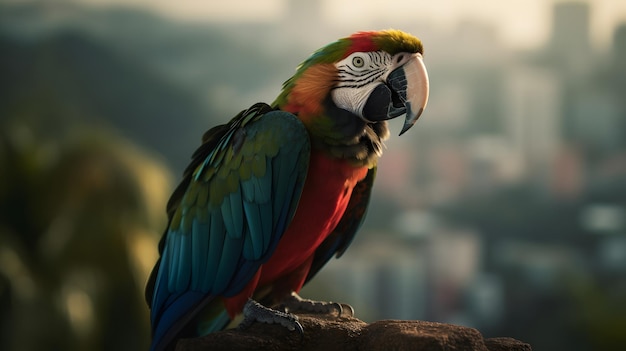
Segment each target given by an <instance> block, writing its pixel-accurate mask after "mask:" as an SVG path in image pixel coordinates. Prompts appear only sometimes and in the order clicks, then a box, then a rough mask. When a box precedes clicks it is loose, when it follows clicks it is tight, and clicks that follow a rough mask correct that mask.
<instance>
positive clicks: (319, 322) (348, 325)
mask: <svg viewBox="0 0 626 351" xmlns="http://www.w3.org/2000/svg"><path fill="white" fill-rule="evenodd" d="M297 315H298V318H299V319H300V323H301V324H302V326H303V327H304V335H302V336H301V335H300V334H298V333H297V332H290V331H288V330H287V329H285V328H283V327H279V326H276V325H268V324H261V323H255V324H253V325H252V326H251V327H250V328H248V329H247V330H245V331H241V330H238V329H230V330H225V331H221V332H218V333H214V334H210V335H207V336H205V337H201V338H196V339H183V340H180V341H179V342H178V345H177V347H176V351H191V350H213V351H216V350H272V351H283V350H285V351H286V350H302V351H306V350H323V351H335V350H342V351H344V350H346V351H348V350H354V351H356V350H398V351H400V350H417V351H438V350H450V351H452V350H454V351H461V350H467V351H470V350H471V351H505V350H506V351H530V350H531V347H530V345H529V344H526V343H523V342H521V341H518V340H515V339H512V338H489V339H485V338H483V336H482V334H481V333H480V332H479V331H478V330H476V329H473V328H468V327H462V326H458V325H452V324H443V323H434V322H423V321H403V320H382V321H378V322H374V323H371V324H367V323H365V322H363V321H361V320H359V319H356V318H353V317H341V318H337V317H335V316H332V315H319V314H297Z"/></svg>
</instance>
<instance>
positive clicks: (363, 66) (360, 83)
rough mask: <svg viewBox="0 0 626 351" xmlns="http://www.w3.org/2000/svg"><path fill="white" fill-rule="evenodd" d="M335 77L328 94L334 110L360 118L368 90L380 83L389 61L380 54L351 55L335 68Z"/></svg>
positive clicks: (384, 77)
mask: <svg viewBox="0 0 626 351" xmlns="http://www.w3.org/2000/svg"><path fill="white" fill-rule="evenodd" d="M335 66H336V67H337V71H338V73H339V80H338V82H337V86H336V87H335V88H334V89H333V91H332V92H331V94H332V98H333V101H334V102H335V104H336V105H337V107H339V108H342V109H344V110H347V111H350V112H352V113H354V114H356V115H358V116H363V108H364V107H365V103H366V102H367V98H368V96H369V95H370V93H371V92H372V90H373V89H374V88H375V87H376V86H377V85H378V84H380V83H381V82H383V81H384V80H385V79H386V78H387V76H388V75H389V72H390V71H391V67H392V57H391V55H389V54H388V53H386V52H384V51H374V52H355V53H353V54H351V55H350V56H348V57H346V58H345V59H343V60H341V61H339V62H337V63H336V64H335Z"/></svg>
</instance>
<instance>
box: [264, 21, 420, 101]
mask: <svg viewBox="0 0 626 351" xmlns="http://www.w3.org/2000/svg"><path fill="white" fill-rule="evenodd" d="M378 50H383V51H386V52H387V53H389V54H390V55H394V54H397V53H399V52H407V53H418V52H419V53H421V54H423V46H422V42H421V41H420V40H419V39H418V38H416V37H414V36H412V35H411V34H408V33H405V32H403V31H400V30H396V29H388V30H382V31H365V32H357V33H354V34H352V35H351V36H349V37H346V38H342V39H339V40H337V41H335V42H333V43H330V44H328V45H326V46H325V47H323V48H321V49H319V50H317V51H315V52H314V53H313V54H312V55H311V56H310V57H309V58H307V59H306V60H305V61H304V62H302V63H301V64H300V65H299V66H298V68H297V70H296V73H295V74H294V75H293V77H291V78H289V79H288V80H287V81H286V82H285V84H284V85H283V91H282V92H281V94H280V96H278V98H277V99H276V101H274V103H273V104H272V105H273V106H278V105H282V103H283V102H285V99H286V96H287V95H288V94H289V92H290V91H291V88H292V87H293V84H294V83H295V81H296V80H298V78H300V76H301V75H302V73H303V72H304V71H305V70H306V69H308V68H309V67H311V66H313V65H316V64H332V63H335V62H338V61H340V60H342V59H344V58H346V57H348V56H349V55H350V54H352V53H355V52H371V51H378Z"/></svg>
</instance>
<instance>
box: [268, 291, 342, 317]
mask: <svg viewBox="0 0 626 351" xmlns="http://www.w3.org/2000/svg"><path fill="white" fill-rule="evenodd" d="M279 308H280V309H281V310H284V311H285V312H293V311H304V312H312V313H324V314H333V313H337V316H338V317H342V316H347V315H348V314H349V316H350V317H352V316H354V309H353V308H352V306H350V305H348V304H342V303H337V302H325V301H313V300H309V299H303V298H302V297H300V296H298V294H296V293H295V292H292V293H291V295H290V296H289V297H287V298H286V299H285V300H283V301H282V303H281V304H280V305H279Z"/></svg>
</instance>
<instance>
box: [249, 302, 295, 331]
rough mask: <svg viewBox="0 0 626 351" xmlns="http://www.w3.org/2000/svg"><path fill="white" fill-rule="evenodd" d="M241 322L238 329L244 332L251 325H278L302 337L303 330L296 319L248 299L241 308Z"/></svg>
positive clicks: (289, 314)
mask: <svg viewBox="0 0 626 351" xmlns="http://www.w3.org/2000/svg"><path fill="white" fill-rule="evenodd" d="M243 316H244V319H243V321H242V322H241V323H240V324H239V327H238V328H239V329H241V330H244V329H247V328H249V327H250V326H251V325H252V324H253V323H255V322H258V323H266V324H280V325H282V326H283V327H285V328H287V329H288V330H289V331H297V332H298V333H299V334H300V337H301V338H302V335H304V329H303V328H302V324H300V322H299V321H298V317H297V316H295V315H293V314H291V313H285V312H281V311H277V310H273V309H271V308H267V307H265V306H263V305H261V304H260V303H258V302H256V301H254V300H252V299H248V302H246V304H245V305H244V307H243Z"/></svg>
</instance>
